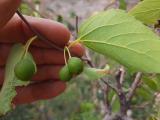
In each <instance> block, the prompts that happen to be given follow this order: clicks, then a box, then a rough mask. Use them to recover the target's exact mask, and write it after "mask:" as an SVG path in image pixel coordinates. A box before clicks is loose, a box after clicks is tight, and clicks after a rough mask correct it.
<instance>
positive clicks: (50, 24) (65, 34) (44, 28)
mask: <svg viewBox="0 0 160 120" xmlns="http://www.w3.org/2000/svg"><path fill="white" fill-rule="evenodd" d="M25 17H26V19H27V20H28V22H29V23H30V24H31V25H32V27H34V28H35V29H36V30H37V31H38V32H39V33H40V34H42V36H44V37H46V38H47V39H48V40H51V41H52V42H53V43H55V44H56V45H58V46H60V47H64V46H65V45H66V44H67V43H68V41H69V39H70V32H69V30H68V29H67V28H66V27H65V26H64V25H63V24H61V23H58V22H56V21H53V20H49V19H43V18H34V17H29V16H25ZM22 26H23V31H24V33H25V35H26V37H27V38H30V37H32V36H33V35H34V33H33V32H32V31H30V29H28V27H27V26H26V24H25V23H22Z"/></svg>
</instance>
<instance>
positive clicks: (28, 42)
mask: <svg viewBox="0 0 160 120" xmlns="http://www.w3.org/2000/svg"><path fill="white" fill-rule="evenodd" d="M36 39H37V36H34V37H32V38H31V39H29V40H28V41H27V43H26V45H25V53H26V52H27V51H28V49H29V47H30V45H31V44H32V42H33V41H34V40H36Z"/></svg>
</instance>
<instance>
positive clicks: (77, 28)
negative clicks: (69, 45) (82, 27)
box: [76, 16, 79, 37]
mask: <svg viewBox="0 0 160 120" xmlns="http://www.w3.org/2000/svg"><path fill="white" fill-rule="evenodd" d="M78 30H79V17H78V16H76V37H77V36H78V32H79V31H78Z"/></svg>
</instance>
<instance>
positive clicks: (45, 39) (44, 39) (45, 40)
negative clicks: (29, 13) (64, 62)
mask: <svg viewBox="0 0 160 120" xmlns="http://www.w3.org/2000/svg"><path fill="white" fill-rule="evenodd" d="M16 13H17V14H18V16H19V17H20V18H21V19H22V21H23V22H24V23H25V24H26V25H27V27H28V28H29V29H30V30H31V31H32V32H33V33H34V34H35V35H37V36H38V38H39V39H41V40H43V41H44V42H45V43H47V44H48V45H50V46H51V47H53V48H55V49H57V50H59V51H63V49H62V48H60V47H58V46H57V45H55V44H54V43H53V42H51V41H50V40H48V39H47V38H46V37H44V36H43V35H41V34H40V33H39V32H38V31H37V30H36V29H35V28H34V27H32V26H31V25H30V24H29V22H28V21H27V20H26V18H25V17H24V16H23V15H22V14H21V13H20V12H19V11H18V10H17V11H16Z"/></svg>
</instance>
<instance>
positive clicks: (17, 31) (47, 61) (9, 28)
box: [0, 0, 83, 104]
mask: <svg viewBox="0 0 160 120" xmlns="http://www.w3.org/2000/svg"><path fill="white" fill-rule="evenodd" d="M20 2H21V0H1V1H0V56H1V58H0V66H1V68H0V85H2V83H3V79H4V66H5V63H6V60H7V57H8V54H9V52H10V49H11V47H12V45H13V44H15V43H19V42H21V43H25V42H26V40H28V39H29V38H31V37H32V36H34V33H32V32H31V31H30V30H29V29H28V27H27V26H26V25H25V24H24V23H23V21H22V20H21V19H20V18H19V17H18V16H17V15H16V14H15V11H16V10H17V8H18V6H19V5H20ZM26 18H27V20H28V21H29V22H30V24H31V25H32V26H33V27H34V28H35V29H36V30H37V31H39V32H40V33H41V34H43V35H44V36H46V37H47V38H48V39H49V40H51V41H52V42H53V43H54V44H56V45H57V46H59V47H62V48H63V47H64V46H65V45H66V44H67V43H68V40H69V38H70V33H69V31H68V30H67V29H66V28H65V27H64V26H63V25H61V24H60V23H57V22H54V21H51V20H47V19H40V18H33V17H28V16H26ZM30 52H31V53H32V55H33V58H34V60H35V61H36V64H37V73H36V75H35V76H34V77H33V79H32V80H33V83H32V84H31V85H29V86H27V87H18V88H17V93H18V95H17V96H16V97H15V99H14V101H13V103H14V104H23V103H30V102H33V101H36V100H39V99H49V98H52V97H55V96H57V95H59V94H60V93H61V92H63V91H64V89H65V87H66V85H65V83H64V82H61V81H59V71H60V69H61V68H62V66H64V57H63V52H60V51H57V50H55V49H53V48H50V47H49V46H48V45H47V44H45V43H44V42H43V41H40V40H36V41H35V42H34V43H33V44H32V46H31V48H30ZM71 53H74V55H76V56H79V57H81V56H82V55H83V48H82V46H80V45H76V46H74V47H73V48H72V49H71ZM25 62H26V63H27V64H29V65H30V64H31V63H30V62H29V61H27V60H25ZM18 66H19V67H21V63H19V65H18ZM18 69H19V68H17V70H18ZM33 72H34V71H31V73H30V74H33ZM22 91H23V92H22Z"/></svg>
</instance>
